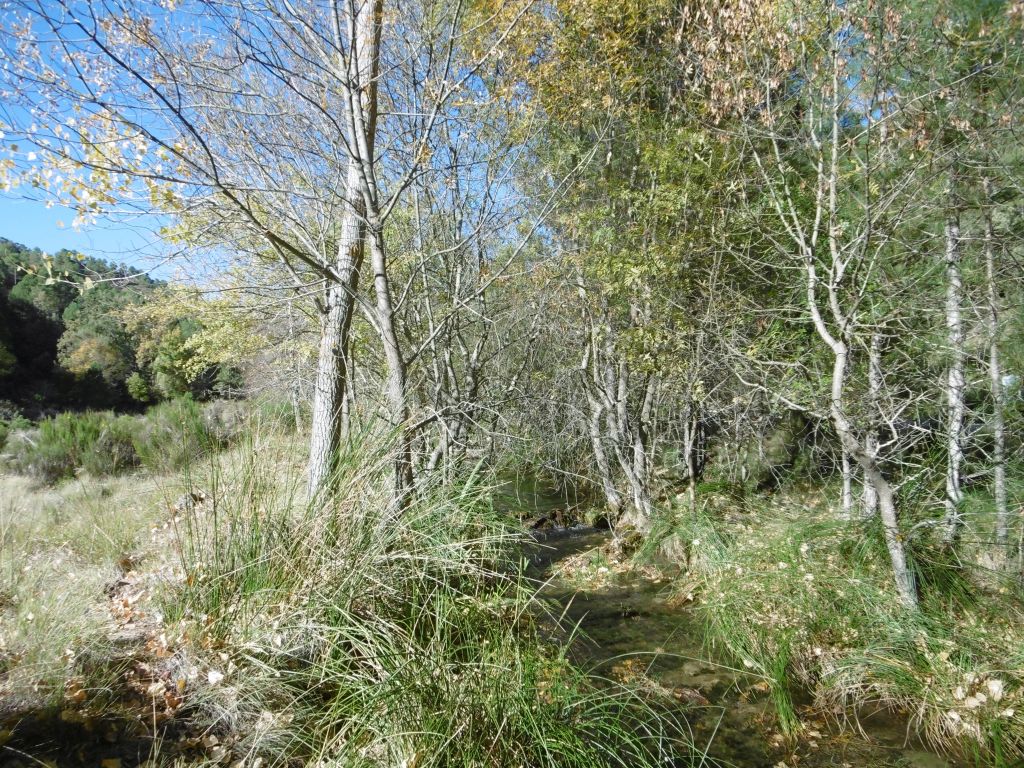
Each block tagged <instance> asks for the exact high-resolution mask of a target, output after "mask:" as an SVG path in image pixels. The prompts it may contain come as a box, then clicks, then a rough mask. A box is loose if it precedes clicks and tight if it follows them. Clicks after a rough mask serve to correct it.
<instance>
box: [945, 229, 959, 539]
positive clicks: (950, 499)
mask: <svg viewBox="0 0 1024 768" xmlns="http://www.w3.org/2000/svg"><path fill="white" fill-rule="evenodd" d="M945 263H946V342H947V344H948V346H949V354H950V362H949V369H948V371H947V376H946V454H947V455H946V500H945V506H946V515H945V519H944V521H943V522H944V526H945V533H944V535H943V539H944V541H945V542H946V544H952V543H953V542H954V541H955V540H956V538H957V536H958V535H959V533H960V527H961V525H962V520H961V515H960V504H961V501H962V494H961V491H960V471H961V467H962V465H963V425H964V333H963V325H962V320H961V308H960V304H961V294H962V292H963V278H962V276H961V273H960V220H959V215H958V214H956V213H954V214H953V215H951V216H950V217H949V219H948V220H947V221H946V252H945Z"/></svg>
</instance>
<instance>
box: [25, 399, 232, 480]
mask: <svg viewBox="0 0 1024 768" xmlns="http://www.w3.org/2000/svg"><path fill="white" fill-rule="evenodd" d="M240 430H241V427H240V426H238V425H233V424H231V423H229V422H228V421H226V420H224V419H223V418H218V416H217V414H216V410H215V409H211V408H208V409H207V410H205V411H204V408H203V407H202V406H201V405H199V404H198V403H195V402H194V401H192V400H190V399H188V398H183V399H179V400H172V401H168V402H164V403H160V404H158V405H155V406H153V407H152V408H150V409H149V410H148V411H147V412H146V413H145V414H144V415H140V416H118V415H116V414H114V413H111V412H109V411H102V412H101V411H85V412H83V413H62V414H58V415H57V416H54V417H51V418H47V419H44V420H42V421H41V422H40V423H39V426H38V429H36V430H28V431H22V432H21V433H19V434H18V435H17V438H16V439H15V440H12V441H11V442H12V444H11V445H10V451H9V453H10V456H9V464H10V466H11V468H12V469H14V470H15V471H16V472H19V473H21V474H26V475H29V476H31V477H33V478H35V479H36V480H38V481H39V482H41V483H46V484H54V483H57V482H59V481H61V480H65V479H68V478H71V477H74V476H75V475H76V474H77V473H78V472H79V471H85V472H88V473H89V474H90V475H92V476H94V477H103V476H108V475H119V474H124V473H125V472H128V471H130V470H132V469H135V468H136V467H139V466H142V467H146V468H147V469H149V470H151V471H154V472H169V471H173V470H177V469H181V468H183V467H187V466H189V465H190V464H193V463H195V462H196V461H197V460H199V459H200V458H202V457H203V456H207V455H209V454H211V453H213V452H215V451H217V450H220V449H221V448H223V447H224V446H226V445H228V443H229V442H231V441H232V440H234V439H237V437H238V435H239V433H240Z"/></svg>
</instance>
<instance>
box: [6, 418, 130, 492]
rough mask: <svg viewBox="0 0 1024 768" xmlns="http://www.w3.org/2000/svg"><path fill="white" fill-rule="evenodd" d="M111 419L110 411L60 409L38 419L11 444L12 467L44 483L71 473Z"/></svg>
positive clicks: (80, 463)
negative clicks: (31, 430)
mask: <svg viewBox="0 0 1024 768" xmlns="http://www.w3.org/2000/svg"><path fill="white" fill-rule="evenodd" d="M111 419H113V415H112V414H109V413H101V412H95V411H88V412H86V413H62V414H59V415H57V416H54V417H52V418H49V419H44V420H43V421H41V422H40V423H39V429H38V430H37V431H36V432H35V433H29V434H25V435H23V437H22V439H21V440H19V441H18V442H17V443H16V444H15V445H14V446H13V455H12V463H13V465H14V468H15V469H16V470H17V471H19V472H21V473H23V474H27V475H30V476H32V477H34V478H36V479H37V480H39V481H41V482H44V483H56V482H58V481H60V480H64V479H67V478H69V477H74V475H75V471H76V470H78V469H79V468H82V467H84V466H85V462H86V460H87V459H88V458H89V454H90V453H91V452H92V451H93V450H94V448H95V446H96V442H97V441H98V440H99V438H100V435H101V434H102V433H103V431H104V428H105V427H106V425H107V423H108V422H109V421H110V420H111Z"/></svg>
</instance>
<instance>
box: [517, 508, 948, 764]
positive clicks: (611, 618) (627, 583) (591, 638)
mask: <svg viewBox="0 0 1024 768" xmlns="http://www.w3.org/2000/svg"><path fill="white" fill-rule="evenodd" d="M609 540H610V535H609V534H608V533H606V532H602V531H596V530H594V529H586V528H576V529H556V530H552V531H547V532H543V533H538V534H537V535H536V543H535V544H533V545H531V546H530V547H529V549H528V554H529V558H530V566H529V572H530V573H531V574H532V576H533V577H534V578H536V579H537V581H538V585H539V588H540V595H541V597H542V598H543V599H544V600H545V601H547V602H548V604H549V607H550V609H551V612H552V614H560V615H562V616H563V621H562V626H563V627H564V628H567V629H571V628H576V629H577V631H576V632H575V633H573V632H571V631H566V632H565V635H564V637H565V638H567V640H568V641H569V642H571V650H570V652H571V655H572V657H573V659H574V661H575V662H576V663H578V664H581V665H583V666H584V667H585V668H587V669H588V670H589V671H591V672H592V673H593V674H594V675H595V676H596V677H599V678H604V679H618V680H622V681H625V682H628V683H630V684H633V685H638V686H640V687H641V688H643V687H647V688H650V689H651V690H652V693H653V694H654V695H657V696H660V697H661V698H667V697H668V698H670V699H671V698H674V699H675V700H677V701H678V702H679V709H680V714H681V716H682V717H683V718H684V719H685V721H686V722H687V723H688V725H689V728H690V730H691V732H692V738H693V741H694V742H695V745H696V746H697V747H698V748H699V749H700V750H701V751H706V754H707V757H706V758H705V765H707V766H735V767H736V768H782V766H783V765H784V766H787V768H795V766H804V767H809V768H825V767H826V766H829V767H836V768H868V767H869V766H870V767H871V768H876V767H877V768H959V767H960V764H959V763H957V762H956V761H955V760H953V759H950V758H948V757H944V756H940V755H937V754H934V753H932V752H930V751H928V750H927V749H926V748H925V747H924V746H922V745H921V744H920V743H918V742H916V741H915V739H913V738H912V737H911V736H910V735H909V734H908V729H907V725H906V722H905V721H904V720H902V719H901V718H899V717H898V716H895V715H893V714H891V713H884V712H879V713H874V714H869V713H861V715H860V717H859V718H858V721H859V725H860V731H859V732H858V730H857V728H856V727H855V726H854V725H852V724H850V725H848V727H846V728H839V727H838V725H837V722H836V719H835V718H832V719H831V720H829V719H827V718H826V717H824V716H823V715H821V714H820V713H819V714H817V715H816V714H814V713H813V712H812V711H811V710H810V709H809V708H805V709H804V711H802V712H801V715H802V721H803V724H804V730H803V732H802V733H801V734H800V735H799V736H798V737H797V738H796V739H795V740H793V741H792V742H787V741H786V740H785V739H783V737H782V735H781V734H779V733H778V731H777V730H776V729H775V727H774V722H775V720H774V715H773V710H772V704H771V700H770V698H769V696H768V694H767V692H766V688H765V686H763V685H758V683H759V682H760V681H759V680H758V679H757V678H756V677H753V676H751V675H746V674H743V673H742V672H741V671H740V670H736V669H733V668H732V667H730V666H729V665H727V664H724V663H720V661H719V660H718V659H716V658H715V656H714V653H713V652H712V651H711V650H710V649H709V648H708V647H707V645H706V643H705V642H704V636H703V631H702V628H701V623H700V619H699V616H698V615H697V614H696V612H695V611H694V609H693V608H692V607H689V606H687V605H685V604H682V605H681V604H679V602H678V600H673V599H672V598H673V595H672V594H671V591H670V589H669V586H670V585H669V583H668V582H667V581H661V580H659V579H658V578H657V577H650V576H646V575H643V574H642V573H638V572H636V571H634V570H629V569H622V570H619V569H609V570H608V571H607V572H606V573H603V574H602V579H601V580H600V584H599V586H593V587H591V586H582V587H579V586H575V585H574V583H573V582H571V580H568V579H566V578H565V577H564V575H559V574H558V571H560V570H562V569H561V568H559V567H558V566H560V565H562V566H563V567H564V564H565V563H566V561H568V560H569V559H570V558H573V557H574V556H578V555H580V554H581V553H585V552H587V551H591V550H593V551H595V552H596V551H597V550H598V549H599V548H600V547H602V546H604V545H605V544H607V543H608V542H609ZM563 631H564V630H563Z"/></svg>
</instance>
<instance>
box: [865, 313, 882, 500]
mask: <svg viewBox="0 0 1024 768" xmlns="http://www.w3.org/2000/svg"><path fill="white" fill-rule="evenodd" d="M882 343H883V336H882V333H881V332H880V331H875V332H874V333H872V334H871V346H870V348H869V349H868V407H869V408H870V409H871V410H870V413H871V418H872V419H873V420H874V419H875V418H876V416H877V414H878V412H879V405H880V402H879V398H880V397H881V395H882ZM878 450H879V445H878V424H877V422H875V421H872V424H871V427H870V429H868V433H867V435H866V436H865V438H864V452H865V453H866V454H867V455H868V456H869V457H870V458H871V460H872V461H873V462H875V463H876V464H877V463H878ZM877 514H878V491H877V490H875V484H874V483H871V482H868V480H867V478H865V479H864V488H863V492H862V494H861V515H862V516H863V517H864V519H870V518H872V517H874V516H875V515H877Z"/></svg>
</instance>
